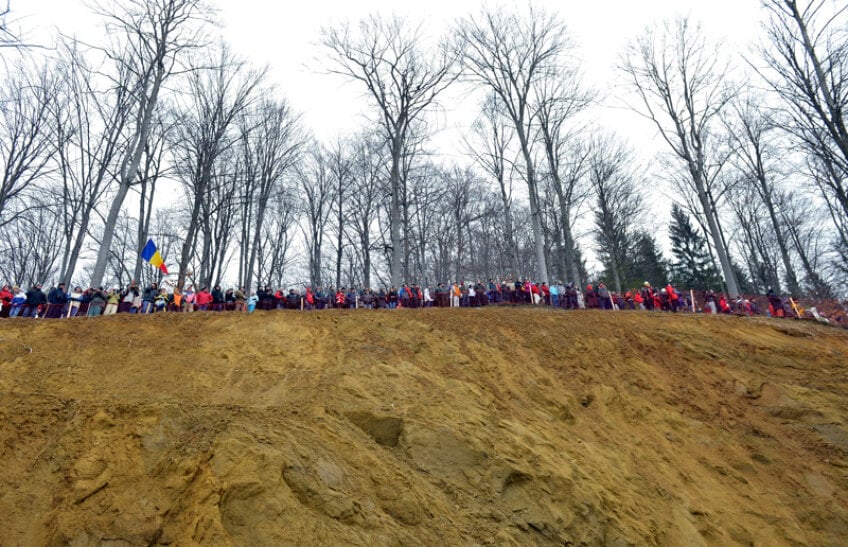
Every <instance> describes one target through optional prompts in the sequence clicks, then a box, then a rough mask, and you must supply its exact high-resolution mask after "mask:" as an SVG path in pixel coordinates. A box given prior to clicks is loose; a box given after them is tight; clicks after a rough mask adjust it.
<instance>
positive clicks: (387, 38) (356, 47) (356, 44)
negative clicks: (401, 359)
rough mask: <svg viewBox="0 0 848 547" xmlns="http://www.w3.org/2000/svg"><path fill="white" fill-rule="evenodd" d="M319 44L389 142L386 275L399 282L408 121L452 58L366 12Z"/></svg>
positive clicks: (430, 100)
mask: <svg viewBox="0 0 848 547" xmlns="http://www.w3.org/2000/svg"><path fill="white" fill-rule="evenodd" d="M323 44H324V46H325V47H327V48H328V49H329V50H330V52H331V54H332V61H333V68H331V72H332V73H335V74H341V75H343V76H345V77H347V78H351V79H353V80H355V81H358V82H360V83H362V84H363V85H364V86H365V88H366V91H367V93H368V96H369V97H370V98H371V100H372V101H373V103H374V105H375V107H376V110H377V112H378V114H379V119H380V125H381V127H382V128H383V130H384V131H385V136H386V140H387V141H388V143H389V152H390V158H391V167H390V169H389V187H390V198H391V202H390V209H389V212H390V220H389V229H390V232H391V264H390V267H391V279H392V283H393V284H399V283H400V282H401V278H402V274H403V262H404V255H405V249H404V248H403V237H402V229H403V228H402V226H401V222H402V221H401V206H402V203H401V196H402V193H403V188H401V185H402V174H401V169H402V161H403V151H404V147H405V146H406V144H407V139H408V138H409V136H410V127H411V125H412V124H413V123H414V122H415V121H417V120H420V119H421V118H422V117H423V116H424V114H425V113H426V111H427V110H428V109H429V108H430V107H431V106H433V105H434V104H435V101H436V98H437V97H438V95H439V94H440V93H441V92H442V91H443V90H444V89H445V88H446V87H447V86H448V85H449V84H450V83H451V82H452V81H453V79H454V77H453V76H452V70H451V69H452V67H453V65H454V57H453V56H452V54H451V53H450V52H449V51H448V49H447V48H445V47H440V48H439V49H438V51H436V52H434V51H427V50H426V49H425V48H424V39H423V36H422V33H421V29H420V28H415V27H412V26H411V25H409V24H408V23H407V22H406V21H404V20H403V19H399V18H397V17H394V18H391V19H388V20H386V19H382V18H380V17H378V16H371V17H369V18H367V19H364V20H362V21H361V22H360V24H359V29H358V32H357V33H354V32H352V31H351V29H350V27H349V26H347V25H346V26H342V27H339V28H332V29H325V30H324V31H323Z"/></svg>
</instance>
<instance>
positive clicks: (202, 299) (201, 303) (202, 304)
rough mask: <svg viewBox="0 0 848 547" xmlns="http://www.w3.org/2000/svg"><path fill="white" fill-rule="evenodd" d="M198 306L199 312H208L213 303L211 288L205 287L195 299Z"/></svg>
mask: <svg viewBox="0 0 848 547" xmlns="http://www.w3.org/2000/svg"><path fill="white" fill-rule="evenodd" d="M194 301H195V303H196V304H197V311H206V310H208V309H209V304H211V303H212V293H210V292H209V287H203V288H202V289H200V292H199V293H197V294H196V295H195V297H194Z"/></svg>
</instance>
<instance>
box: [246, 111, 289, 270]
mask: <svg viewBox="0 0 848 547" xmlns="http://www.w3.org/2000/svg"><path fill="white" fill-rule="evenodd" d="M241 133H242V139H241V142H242V154H243V156H244V164H245V169H246V178H245V181H244V182H245V184H244V194H243V195H244V199H243V216H244V217H246V219H247V220H248V222H246V223H245V226H246V228H247V229H246V231H245V233H244V236H243V238H242V246H243V249H242V262H243V266H242V268H241V269H242V271H243V272H244V275H243V276H242V277H240V280H241V284H242V285H244V286H245V287H250V286H252V283H253V277H254V273H255V271H256V268H257V265H258V261H259V257H260V255H261V254H262V252H263V249H266V250H267V241H264V240H263V238H264V237H267V236H268V232H267V230H266V229H265V226H264V225H265V222H266V219H267V218H268V210H269V206H271V205H272V200H273V198H274V197H275V196H279V195H281V194H285V189H284V188H283V181H284V178H285V177H286V175H288V173H289V171H290V170H291V169H292V167H293V166H294V164H295V162H297V161H298V159H299V158H300V153H301V148H302V147H303V139H304V136H303V131H302V129H301V127H300V121H299V117H298V116H297V115H295V114H294V113H293V112H292V110H291V107H290V106H289V105H288V103H286V102H285V101H273V100H270V99H266V100H263V101H262V102H260V104H259V105H258V107H257V108H256V109H254V110H253V111H252V112H250V113H249V114H248V115H246V116H244V117H243V118H242V120H241ZM277 203H278V204H280V205H283V204H285V203H286V201H285V200H283V201H278V202H277ZM279 213H280V214H283V215H284V216H285V217H286V218H288V217H289V216H290V215H291V213H292V212H291V211H289V210H288V209H287V208H285V207H283V208H280V209H279ZM289 225H290V222H283V223H278V224H276V227H277V228H278V229H277V230H276V231H275V232H276V233H277V234H278V235H280V236H283V235H285V233H286V232H287V229H288V226H289ZM280 230H281V231H282V233H280ZM263 243H265V245H263ZM276 269H277V267H276V265H274V267H270V268H269V271H273V270H276ZM266 280H267V279H266ZM259 281H260V282H261V281H262V279H261V278H260V279H259Z"/></svg>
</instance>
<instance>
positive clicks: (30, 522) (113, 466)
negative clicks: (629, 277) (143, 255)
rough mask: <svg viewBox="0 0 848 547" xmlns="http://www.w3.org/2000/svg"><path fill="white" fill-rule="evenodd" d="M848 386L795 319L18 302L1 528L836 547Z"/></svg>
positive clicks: (4, 368)
mask: <svg viewBox="0 0 848 547" xmlns="http://www.w3.org/2000/svg"><path fill="white" fill-rule="evenodd" d="M847 394H848V333H845V332H843V331H839V330H836V329H831V328H827V327H824V326H819V325H815V324H808V323H797V322H790V321H784V322H777V321H773V320H763V319H747V318H734V317H707V316H674V315H664V314H663V315H659V314H648V313H635V312H634V313H601V312H573V313H567V312H566V313H563V312H560V311H556V310H545V309H491V308H490V309H480V310H477V309H469V310H465V309H463V310H425V311H421V310H418V311H415V310H396V311H386V312H382V311H380V312H376V311H375V312H366V311H350V312H337V311H336V312H332V311H328V312H321V313H299V312H270V313H265V314H262V313H258V312H257V313H255V314H253V315H249V316H248V315H237V314H213V313H195V314H191V315H179V314H166V315H158V316H150V317H136V316H120V315H119V316H113V317H98V318H91V319H78V320H55V321H39V322H34V321H32V320H9V321H3V322H2V324H0V469H2V470H3V472H2V473H0V544H2V545H60V544H71V545H88V544H108V545H121V544H131V545H136V544H143V545H168V544H173V545H189V544H217V545H290V544H359V545H397V544H404V545H407V544H446V545H471V544H483V545H485V544H496V545H527V544H542V545H544V544H550V545H562V544H587V545H619V546H623V545H700V544H722V545H733V544H746V545H747V544H762V545H836V544H840V543H842V542H844V539H845V537H848V429H846V426H845V424H846V423H848V395H847Z"/></svg>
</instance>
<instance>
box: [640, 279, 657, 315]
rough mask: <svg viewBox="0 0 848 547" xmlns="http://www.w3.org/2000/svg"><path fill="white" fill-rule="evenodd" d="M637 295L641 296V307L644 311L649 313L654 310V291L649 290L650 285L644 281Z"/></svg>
mask: <svg viewBox="0 0 848 547" xmlns="http://www.w3.org/2000/svg"><path fill="white" fill-rule="evenodd" d="M639 294H640V295H641V296H642V305H643V306H644V307H645V309H646V310H648V311H650V310H653V309H654V289H652V288H651V284H650V283H648V282H647V281H645V282H644V283H643V284H642V289H641V290H640V291H639Z"/></svg>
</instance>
